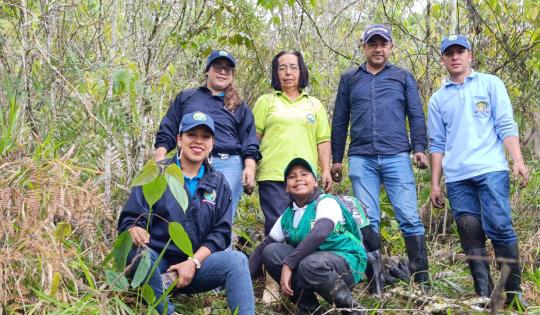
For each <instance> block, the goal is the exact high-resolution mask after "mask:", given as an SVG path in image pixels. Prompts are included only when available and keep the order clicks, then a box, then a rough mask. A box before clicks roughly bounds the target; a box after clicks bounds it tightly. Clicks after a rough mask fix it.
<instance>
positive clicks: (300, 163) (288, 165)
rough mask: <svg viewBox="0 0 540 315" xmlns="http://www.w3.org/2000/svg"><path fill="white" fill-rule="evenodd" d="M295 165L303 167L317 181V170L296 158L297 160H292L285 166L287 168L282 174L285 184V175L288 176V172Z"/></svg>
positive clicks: (301, 159) (305, 161)
mask: <svg viewBox="0 0 540 315" xmlns="http://www.w3.org/2000/svg"><path fill="white" fill-rule="evenodd" d="M296 165H302V166H303V167H305V168H306V169H307V170H308V171H310V172H311V174H313V177H315V178H317V179H318V175H317V169H315V168H314V167H313V166H312V165H311V163H309V162H308V161H307V160H305V159H303V158H301V157H297V158H294V159H292V160H291V161H290V162H289V164H287V167H286V168H285V172H283V175H284V179H285V182H286V181H287V175H289V172H290V171H291V169H292V168H293V167H294V166H296Z"/></svg>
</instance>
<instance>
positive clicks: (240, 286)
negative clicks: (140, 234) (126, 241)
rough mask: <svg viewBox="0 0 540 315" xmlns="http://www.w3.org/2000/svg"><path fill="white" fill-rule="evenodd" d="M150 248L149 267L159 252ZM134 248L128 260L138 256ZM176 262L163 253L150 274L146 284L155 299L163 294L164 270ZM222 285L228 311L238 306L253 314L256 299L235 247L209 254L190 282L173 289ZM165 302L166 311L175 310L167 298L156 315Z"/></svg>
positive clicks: (243, 258) (193, 290)
mask: <svg viewBox="0 0 540 315" xmlns="http://www.w3.org/2000/svg"><path fill="white" fill-rule="evenodd" d="M148 250H150V253H151V257H152V266H153V264H154V262H155V261H156V260H157V258H158V256H159V253H157V252H155V251H153V250H152V249H148ZM137 251H138V250H137V248H136V247H134V248H133V249H132V250H131V252H130V253H129V255H128V262H130V261H132V260H133V259H134V258H135V257H136V256H137ZM177 263H179V262H178V261H174V259H171V258H170V257H166V256H163V258H162V259H161V261H160V262H159V266H158V267H157V268H156V271H155V272H154V274H152V275H151V276H150V280H149V281H148V285H150V286H151V287H152V289H153V290H154V294H155V296H156V300H157V299H159V297H160V296H161V295H163V292H164V289H163V282H162V281H161V274H162V273H165V272H166V271H167V269H168V268H169V266H171V265H173V264H177ZM138 264H139V262H138V261H137V262H135V263H134V267H133V268H132V272H131V276H133V274H134V273H135V270H137V266H138ZM220 286H224V287H225V291H226V292H227V303H228V305H229V308H230V309H231V312H234V310H235V309H236V307H238V314H255V300H254V296H253V287H252V284H251V277H250V275H249V266H248V260H247V258H246V256H245V255H244V254H242V253H241V252H238V251H234V250H228V251H220V252H215V253H213V254H211V255H210V256H208V257H207V258H206V259H205V260H204V262H203V263H202V265H201V269H199V270H197V271H196V272H195V276H194V277H193V280H192V281H191V283H190V284H189V285H188V286H187V287H184V288H182V289H175V290H174V292H178V293H182V294H192V293H200V292H206V291H210V290H212V289H215V288H217V287H220ZM165 301H167V304H168V309H167V314H172V313H173V312H174V305H173V304H171V303H170V302H169V298H168V297H166V298H165V299H164V300H163V302H162V303H160V304H159V305H158V307H157V311H158V312H159V314H163V313H164V307H165V306H164V305H165Z"/></svg>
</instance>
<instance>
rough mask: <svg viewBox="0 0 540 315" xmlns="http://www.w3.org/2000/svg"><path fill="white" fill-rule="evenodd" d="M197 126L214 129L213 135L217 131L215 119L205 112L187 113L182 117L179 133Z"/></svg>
mask: <svg viewBox="0 0 540 315" xmlns="http://www.w3.org/2000/svg"><path fill="white" fill-rule="evenodd" d="M197 126H206V127H208V128H209V129H210V131H212V135H214V134H215V133H216V132H215V129H214V120H213V119H212V117H210V116H208V115H207V114H205V113H203V112H193V113H189V114H185V115H184V117H182V122H181V123H180V127H179V128H178V133H182V132H186V131H189V130H191V129H193V128H195V127H197Z"/></svg>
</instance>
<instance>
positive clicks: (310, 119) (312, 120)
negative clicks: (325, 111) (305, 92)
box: [306, 114, 315, 125]
mask: <svg viewBox="0 0 540 315" xmlns="http://www.w3.org/2000/svg"><path fill="white" fill-rule="evenodd" d="M306 119H307V122H308V123H310V124H312V125H313V124H315V116H314V115H313V114H307V115H306Z"/></svg>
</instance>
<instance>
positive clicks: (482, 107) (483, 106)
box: [475, 101, 488, 113]
mask: <svg viewBox="0 0 540 315" xmlns="http://www.w3.org/2000/svg"><path fill="white" fill-rule="evenodd" d="M475 111H476V112H477V113H484V112H487V111H488V105H487V103H486V102H483V101H479V102H478V103H476V108H475Z"/></svg>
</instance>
